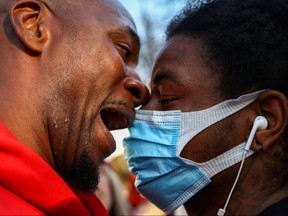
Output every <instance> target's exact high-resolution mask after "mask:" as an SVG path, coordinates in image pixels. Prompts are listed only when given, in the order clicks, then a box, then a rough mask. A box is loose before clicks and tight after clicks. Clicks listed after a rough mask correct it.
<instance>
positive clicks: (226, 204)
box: [217, 150, 248, 216]
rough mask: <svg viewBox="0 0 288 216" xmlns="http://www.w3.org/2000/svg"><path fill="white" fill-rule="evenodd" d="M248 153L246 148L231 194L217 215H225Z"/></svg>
mask: <svg viewBox="0 0 288 216" xmlns="http://www.w3.org/2000/svg"><path fill="white" fill-rule="evenodd" d="M247 153H248V151H247V150H245V151H244V153H243V158H242V161H241V164H240V167H239V170H238V173H237V177H236V179H235V181H234V184H233V186H232V188H231V190H230V193H229V196H228V198H227V200H226V203H225V205H224V208H223V209H222V208H219V210H218V212H217V216H224V214H225V212H226V208H227V206H228V203H229V201H230V198H231V196H232V193H233V191H234V188H235V186H236V184H237V182H238V179H239V176H240V174H241V171H242V168H243V164H244V161H245V158H246V155H247Z"/></svg>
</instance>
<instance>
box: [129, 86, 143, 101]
mask: <svg viewBox="0 0 288 216" xmlns="http://www.w3.org/2000/svg"><path fill="white" fill-rule="evenodd" d="M129 91H130V93H131V94H132V95H133V96H134V97H135V98H136V99H137V100H140V99H141V94H140V92H139V90H138V88H136V87H132V88H130V89H129Z"/></svg>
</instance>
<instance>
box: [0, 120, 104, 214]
mask: <svg viewBox="0 0 288 216" xmlns="http://www.w3.org/2000/svg"><path fill="white" fill-rule="evenodd" d="M0 215H81V216H82V215H83V216H84V215H97V216H107V215H108V213H107V211H106V209H105V208H104V206H103V205H102V203H101V202H100V201H99V199H98V198H97V197H96V196H95V195H94V193H85V194H84V193H78V192H77V195H76V193H75V192H73V191H72V190H71V188H70V187H69V186H68V185H67V184H66V183H65V182H64V181H63V180H62V178H61V177H60V176H59V175H58V174H57V173H56V172H55V171H54V170H53V169H52V168H51V167H50V166H49V165H48V164H47V163H46V162H45V161H44V160H43V159H42V158H41V157H40V156H39V155H38V154H36V153H35V152H34V151H32V150H31V149H30V148H28V147H27V146H25V145H24V144H23V143H21V142H19V141H18V140H17V139H16V138H15V137H14V135H13V134H12V133H11V131H10V130H9V129H8V128H7V127H6V126H5V125H4V124H3V123H1V122H0Z"/></svg>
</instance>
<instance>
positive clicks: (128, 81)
mask: <svg viewBox="0 0 288 216" xmlns="http://www.w3.org/2000/svg"><path fill="white" fill-rule="evenodd" d="M124 87H125V88H126V89H127V90H128V91H129V92H130V94H131V95H132V98H133V101H134V106H135V107H138V106H140V105H143V104H145V103H146V102H147V101H148V100H149V96H150V93H149V90H148V88H147V87H146V86H145V85H144V84H143V83H142V81H141V79H140V77H139V76H138V75H136V74H134V75H133V76H129V77H126V78H125V80H124Z"/></svg>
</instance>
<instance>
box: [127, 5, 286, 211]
mask: <svg viewBox="0 0 288 216" xmlns="http://www.w3.org/2000/svg"><path fill="white" fill-rule="evenodd" d="M194 5H195V4H193V3H191V4H188V5H187V6H186V7H185V9H184V10H183V11H181V12H180V14H179V15H178V16H176V17H175V18H174V19H173V20H172V21H171V22H170V24H169V25H168V27H167V32H166V33H167V38H166V42H165V44H164V46H163V48H162V50H161V52H160V53H159V56H158V58H157V60H156V62H155V65H154V68H153V72H152V77H151V99H150V101H149V102H148V103H147V104H146V105H145V106H143V107H142V110H139V111H137V115H136V120H135V122H134V123H133V125H132V127H131V128H130V129H129V130H130V137H128V138H126V139H125V140H124V150H125V154H126V159H127V161H128V165H129V167H130V170H131V171H132V172H133V173H134V174H136V176H137V179H136V183H135V184H136V187H137V189H138V190H139V191H140V192H141V193H142V194H143V195H144V196H145V197H146V198H148V199H149V200H150V201H151V202H153V203H154V204H155V205H157V206H158V207H159V208H161V209H162V210H164V211H165V212H167V213H170V212H173V211H174V210H175V209H177V208H178V207H179V206H181V205H182V204H184V206H185V208H186V210H187V213H188V214H189V215H193V216H195V215H199V216H200V215H201V216H203V215H208V216H209V215H224V214H225V215H233V216H234V215H262V216H264V215H288V198H287V197H288V186H287V182H288V181H287V177H288V169H287V165H288V142H287V139H288V131H287V130H288V129H287V123H288V100H287V97H288V88H287V78H288V73H287V71H288V35H287V32H288V25H287V20H288V2H287V1H284V0H276V1H275V0H273V1H272V0H214V1H209V2H208V3H207V1H205V3H202V4H200V5H198V7H195V6H194Z"/></svg>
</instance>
